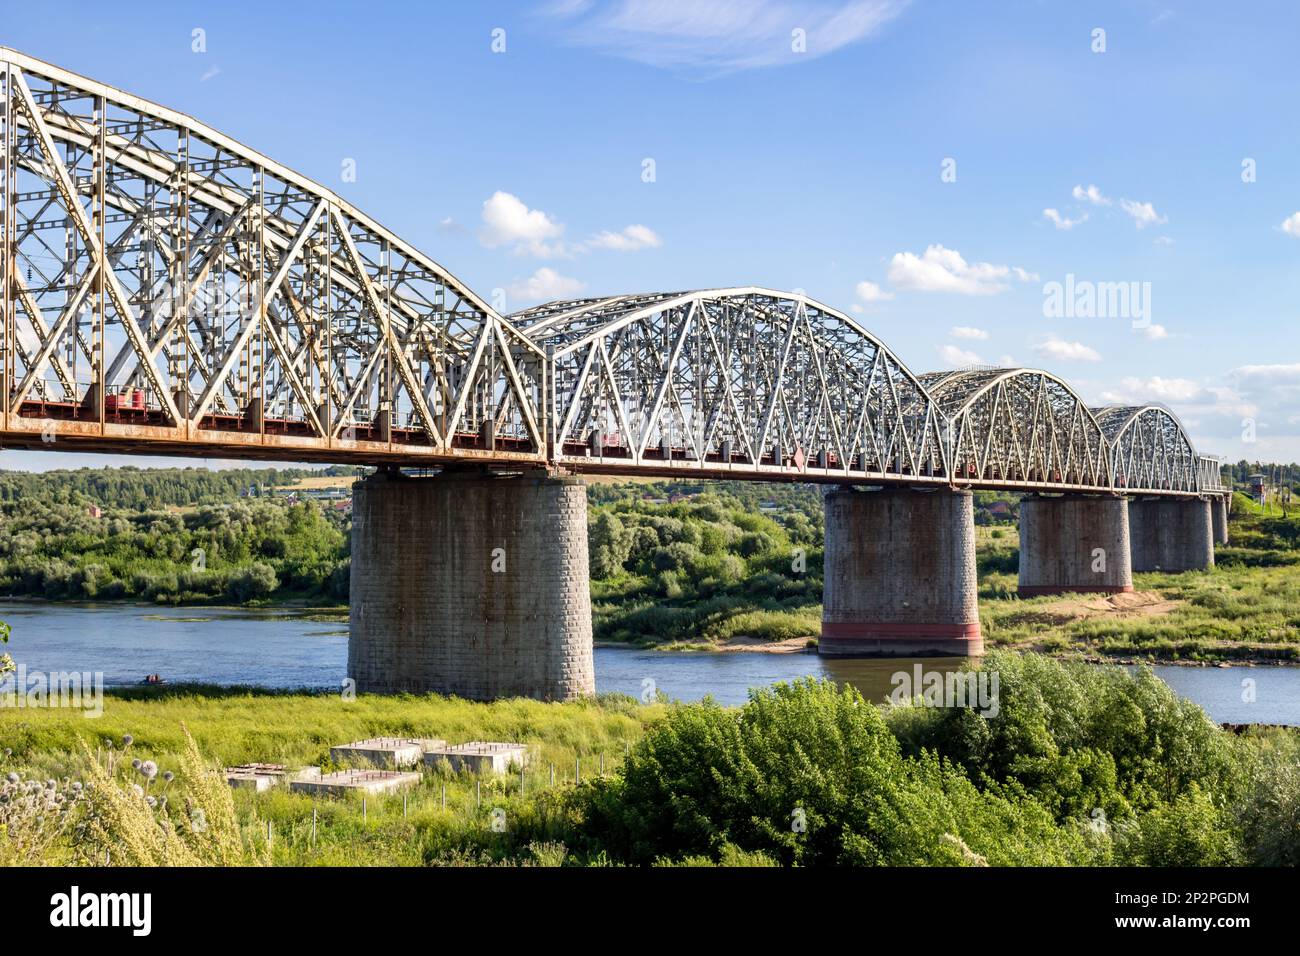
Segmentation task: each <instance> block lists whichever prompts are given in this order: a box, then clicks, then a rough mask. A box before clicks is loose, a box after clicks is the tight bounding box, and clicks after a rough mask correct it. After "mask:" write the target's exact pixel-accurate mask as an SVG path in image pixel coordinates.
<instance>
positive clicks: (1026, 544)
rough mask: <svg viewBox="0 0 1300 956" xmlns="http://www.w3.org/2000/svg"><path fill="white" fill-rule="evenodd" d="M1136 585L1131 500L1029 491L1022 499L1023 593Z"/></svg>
mask: <svg viewBox="0 0 1300 956" xmlns="http://www.w3.org/2000/svg"><path fill="white" fill-rule="evenodd" d="M1132 590H1133V571H1132V562H1131V560H1130V555H1129V518H1128V501H1127V499H1125V498H1122V497H1119V496H1085V495H1060V496H1054V497H1044V496H1041V495H1029V496H1027V497H1025V498H1023V499H1022V500H1021V502H1020V595H1021V596H1022V597H1037V596H1039V595H1042V594H1061V593H1063V592H1068V591H1084V592H1098V593H1102V594H1115V593H1118V592H1121V591H1132Z"/></svg>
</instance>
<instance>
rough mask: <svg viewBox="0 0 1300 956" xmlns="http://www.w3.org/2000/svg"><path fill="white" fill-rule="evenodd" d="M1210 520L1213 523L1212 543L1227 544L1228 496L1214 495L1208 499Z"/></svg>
mask: <svg viewBox="0 0 1300 956" xmlns="http://www.w3.org/2000/svg"><path fill="white" fill-rule="evenodd" d="M1210 508H1211V509H1213V510H1212V511H1211V515H1210V517H1211V519H1212V520H1213V521H1214V543H1215V544H1227V543H1228V496H1227V495H1215V496H1214V497H1213V498H1211V499H1210Z"/></svg>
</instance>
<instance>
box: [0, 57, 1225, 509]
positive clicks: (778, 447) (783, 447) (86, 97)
mask: <svg viewBox="0 0 1300 956" xmlns="http://www.w3.org/2000/svg"><path fill="white" fill-rule="evenodd" d="M0 237H2V241H3V245H4V248H3V249H2V250H0V305H2V306H3V312H2V315H0V320H2V323H3V324H2V326H0V343H2V346H3V347H2V349H0V418H2V419H3V428H0V439H3V441H4V442H5V443H6V444H7V445H9V446H17V447H48V443H49V442H52V441H58V442H59V443H60V444H59V445H57V446H55V447H59V448H81V449H87V450H96V451H105V452H111V451H126V452H135V451H142V450H146V449H148V450H153V451H155V452H158V453H163V454H174V453H183V454H202V455H214V454H215V455H219V456H221V457H237V458H257V457H261V458H276V459H281V460H283V459H292V460H318V461H349V460H352V461H362V462H371V463H375V462H384V461H387V462H390V463H398V464H406V465H411V464H424V463H425V462H426V461H427V462H428V463H429V464H431V465H435V466H436V465H442V464H446V463H447V462H448V461H450V460H452V459H462V460H464V459H468V460H471V461H478V462H481V463H483V464H488V465H495V466H503V467H515V466H516V465H517V464H518V463H521V462H529V463H535V464H548V465H553V466H557V467H568V468H573V469H574V470H590V471H604V472H609V473H619V472H623V471H627V472H641V473H648V474H663V473H673V472H676V471H679V470H682V469H685V470H688V471H689V470H694V471H695V472H696V473H698V474H703V475H714V474H716V475H735V476H737V477H754V478H774V479H780V478H785V477H790V478H795V477H800V478H806V479H808V480H814V481H847V482H860V483H872V482H875V481H881V482H906V483H916V484H925V483H934V484H948V483H958V484H968V485H979V486H982V487H993V488H999V487H1009V488H1019V487H1026V488H1041V487H1050V488H1054V489H1058V490H1069V489H1080V490H1089V491H1101V490H1107V489H1110V488H1117V489H1123V490H1130V491H1149V492H1157V493H1164V494H1188V493H1197V492H1204V491H1206V490H1220V489H1221V487H1222V486H1221V484H1220V482H1219V474H1218V469H1217V465H1216V464H1215V462H1214V461H1213V460H1212V459H1208V458H1203V457H1198V456H1197V455H1196V453H1195V451H1194V450H1193V448H1192V445H1191V442H1190V441H1189V440H1188V439H1187V436H1186V434H1185V432H1184V431H1183V429H1182V426H1181V425H1180V424H1179V423H1178V421H1177V419H1176V418H1175V417H1174V416H1173V415H1172V413H1170V412H1168V410H1167V409H1162V408H1159V407H1158V406H1143V407H1140V408H1132V409H1103V410H1100V411H1098V412H1097V415H1096V417H1094V415H1093V414H1092V413H1091V412H1090V411H1089V410H1088V409H1087V408H1085V407H1084V405H1083V403H1082V402H1080V400H1079V399H1078V397H1077V396H1076V395H1075V394H1074V392H1073V391H1071V389H1070V388H1069V386H1068V385H1066V384H1065V383H1064V382H1062V381H1061V380H1060V379H1058V378H1055V377H1054V376H1052V375H1050V374H1048V373H1046V372H1041V371H1037V370H1032V369H997V370H972V371H964V372H943V373H936V374H933V375H928V376H922V377H921V378H918V377H917V376H914V375H913V374H912V373H911V372H910V371H908V369H907V367H906V366H905V365H904V364H903V363H902V362H901V361H899V359H898V358H897V356H895V355H894V354H893V353H892V352H890V351H889V349H888V348H886V347H885V346H884V345H883V344H882V343H881V342H880V341H879V340H878V339H876V338H875V337H874V336H872V335H871V334H870V333H869V332H867V331H866V330H865V329H863V328H862V327H861V326H860V325H858V324H857V323H856V322H854V321H853V320H852V319H851V318H849V317H848V316H846V315H844V314H843V313H840V312H837V311H835V310H834V309H831V308H829V307H827V306H825V305H822V304H820V303H818V302H814V301H812V300H810V299H808V298H807V297H805V296H802V295H795V294H790V293H784V292H776V291H773V290H770V289H763V288H756V287H746V288H735V289H711V290H704V291H695V292H664V293H657V294H651V295H629V296H614V297H609V298H589V299H582V300H573V301H568V302H557V303H550V304H547V305H542V306H538V307H536V308H532V309H528V310H525V311H523V312H520V313H517V314H516V315H515V316H513V317H512V320H507V319H505V318H503V317H501V316H500V315H498V314H497V313H496V312H495V311H494V310H493V308H492V307H491V306H489V305H488V304H487V303H486V302H484V301H483V300H482V299H481V298H479V297H478V296H476V295H475V294H474V293H473V292H472V291H471V290H470V289H469V288H467V287H466V286H465V285H464V284H463V283H461V282H460V281H459V280H457V279H456V278H455V277H454V276H452V275H451V274H450V273H449V272H447V270H445V269H444V268H443V267H442V266H440V265H439V264H438V263H436V262H434V261H433V260H432V259H430V258H428V257H427V256H425V255H423V254H422V253H420V252H419V251H418V250H416V249H414V248H412V247H411V246H409V245H407V244H405V243H403V242H402V241H401V240H400V239H399V238H397V237H396V236H395V235H393V234H392V233H390V232H388V231H387V230H386V229H384V228H383V227H382V226H380V225H379V224H378V223H377V222H375V221H374V220H372V219H370V218H368V217H367V216H365V215H364V214H363V213H362V212H361V211H360V210H358V209H356V208H354V207H353V206H352V205H351V204H349V203H348V202H347V201H345V200H343V199H342V198H340V197H339V196H338V195H336V194H335V193H334V192H332V191H330V190H328V189H325V188H323V187H321V186H319V185H317V184H316V183H313V182H312V181H310V180H308V179H306V178H305V177H303V176H301V175H299V174H297V173H295V172H293V171H292V170H290V169H287V168H286V167H284V166H281V165H280V164H278V163H275V162H273V161H272V160H270V159H268V158H267V157H265V156H263V155H261V154H259V153H257V152H254V151H253V150H250V149H248V148H247V147H245V146H242V145H241V144H239V143H237V142H235V141H234V140H232V139H230V138H229V137H227V136H225V135H223V134H221V133H220V132H218V131H216V130H214V129H212V128H211V127H208V126H205V125H203V124H201V123H199V122H197V121H195V120H194V119H192V118H190V117H188V116H185V115H183V114H181V113H178V112H176V111H174V110H169V109H167V108H165V107H162V106H159V105H157V104H154V103H149V102H146V101H144V100H141V99H139V98H138V97H135V96H132V95H130V94H128V93H124V92H121V91H120V90H116V89H113V88H112V87H108V86H105V85H103V84H100V83H97V82H95V81H93V80H89V79H86V78H85V77H81V76H77V75H76V74H73V73H69V72H67V71H65V70H61V69H59V68H58V67H55V66H51V65H50V64H47V63H43V62H41V61H39V60H35V59H33V58H31V57H27V56H25V55H23V54H21V53H17V52H15V51H12V50H7V49H4V48H0ZM1112 472H1113V473H1114V476H1116V479H1117V480H1115V481H1114V482H1112Z"/></svg>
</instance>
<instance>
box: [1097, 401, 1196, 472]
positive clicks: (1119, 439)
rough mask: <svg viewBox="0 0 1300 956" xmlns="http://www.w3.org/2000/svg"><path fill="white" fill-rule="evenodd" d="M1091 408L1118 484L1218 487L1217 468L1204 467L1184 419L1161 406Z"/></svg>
mask: <svg viewBox="0 0 1300 956" xmlns="http://www.w3.org/2000/svg"><path fill="white" fill-rule="evenodd" d="M1092 411H1093V415H1094V416H1095V417H1096V419H1097V423H1098V424H1099V425H1100V426H1101V430H1102V432H1103V434H1105V436H1106V440H1107V441H1108V442H1109V443H1110V448H1111V469H1112V471H1113V473H1114V476H1115V487H1116V488H1118V489H1122V490H1127V491H1202V490H1213V489H1215V488H1217V487H1219V483H1218V481H1217V479H1216V476H1217V474H1218V469H1217V467H1215V468H1212V469H1205V468H1203V466H1202V460H1201V458H1200V457H1199V456H1198V455H1197V454H1196V449H1195V448H1194V447H1193V446H1192V440H1191V439H1190V438H1189V437H1188V436H1187V432H1186V430H1185V429H1184V428H1183V424H1182V422H1180V421H1179V420H1178V416H1176V415H1175V414H1174V413H1173V412H1172V411H1170V410H1169V409H1167V408H1165V407H1164V406H1163V405H1107V406H1106V407H1104V408H1094V409H1093V410H1092ZM1209 472H1213V474H1210V473H1209ZM1211 482H1213V483H1212V484H1211Z"/></svg>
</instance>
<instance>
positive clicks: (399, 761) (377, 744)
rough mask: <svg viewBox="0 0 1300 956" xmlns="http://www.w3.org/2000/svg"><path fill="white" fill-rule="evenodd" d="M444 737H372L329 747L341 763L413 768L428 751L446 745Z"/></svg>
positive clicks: (387, 767) (333, 758) (331, 753)
mask: <svg viewBox="0 0 1300 956" xmlns="http://www.w3.org/2000/svg"><path fill="white" fill-rule="evenodd" d="M446 744H447V741H445V740H431V739H427V738H412V737H370V738H368V739H366V740H354V741H352V742H351V743H347V744H338V745H336V746H334V747H331V748H330V760H332V761H334V762H335V763H338V764H362V763H364V764H369V765H370V766H372V767H379V768H383V769H389V768H396V767H413V766H415V765H416V764H418V763H419V762H420V761H421V760H422V759H423V758H424V752H425V750H432V749H434V748H435V747H443V746H446Z"/></svg>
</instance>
